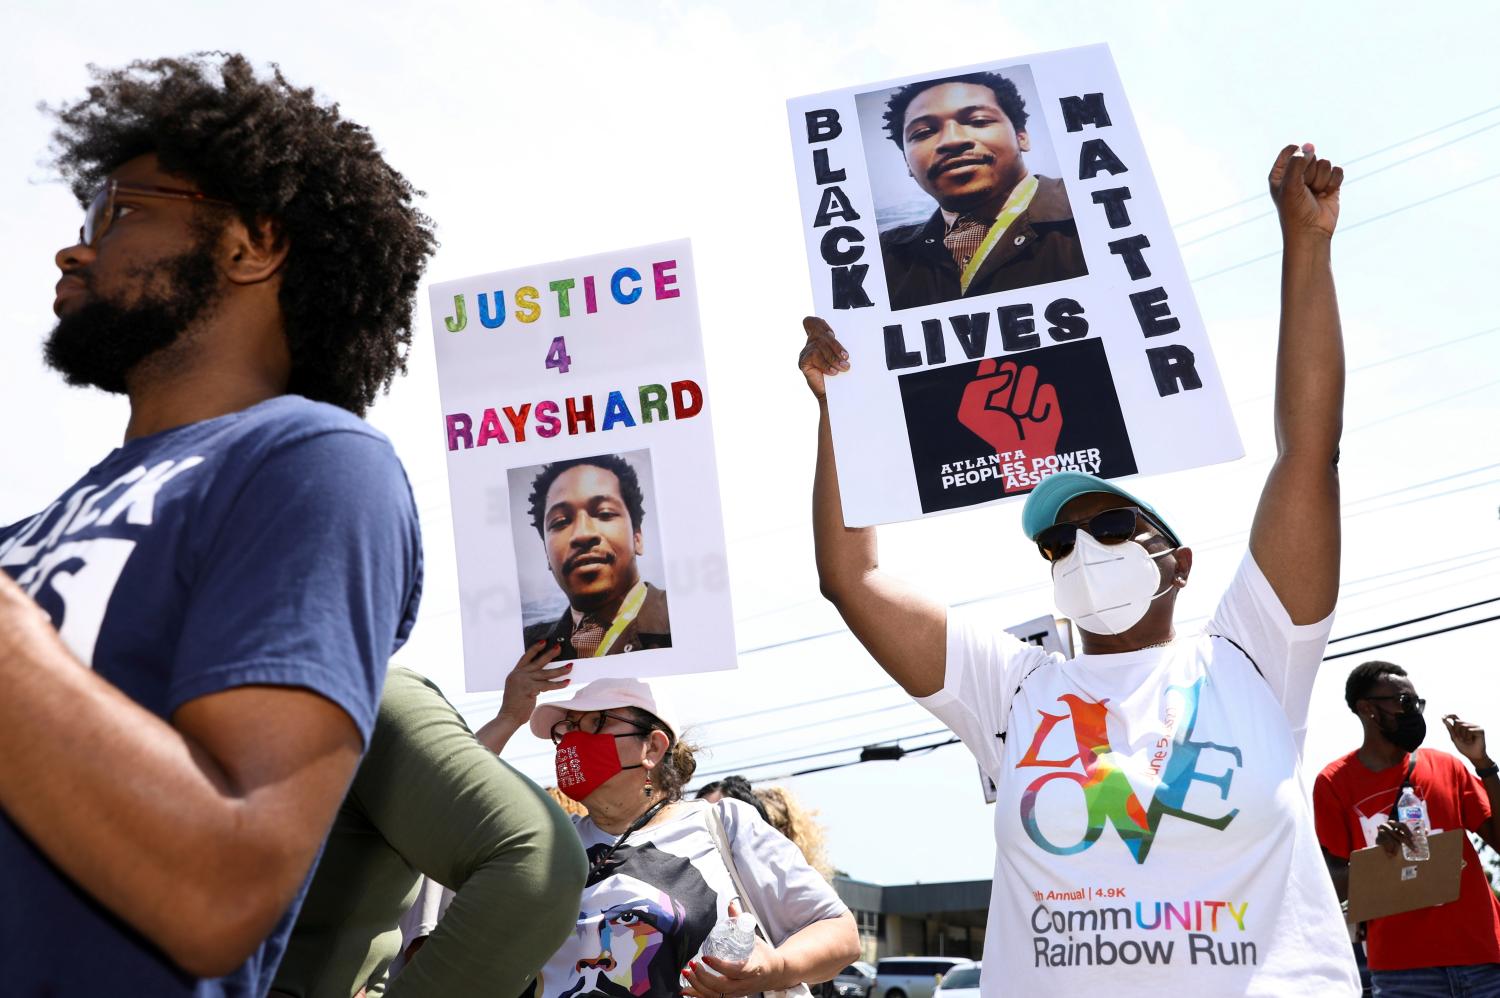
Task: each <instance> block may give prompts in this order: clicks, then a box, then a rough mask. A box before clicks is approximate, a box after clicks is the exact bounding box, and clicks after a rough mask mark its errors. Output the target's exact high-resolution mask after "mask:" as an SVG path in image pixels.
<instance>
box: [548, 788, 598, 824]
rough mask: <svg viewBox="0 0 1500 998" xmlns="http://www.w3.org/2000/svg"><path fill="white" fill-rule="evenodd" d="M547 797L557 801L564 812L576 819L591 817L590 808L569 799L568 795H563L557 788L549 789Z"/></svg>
mask: <svg viewBox="0 0 1500 998" xmlns="http://www.w3.org/2000/svg"><path fill="white" fill-rule="evenodd" d="M547 796H548V797H551V798H552V799H553V800H555V801H557V805H558V807H561V808H562V809H563V810H564V811H566V812H567V813H568V814H571V815H573V816H574V817H575V818H587V817H588V816H589V809H588V808H586V807H584V806H583V805H582V804H580V803H578V802H577V801H576V800H574V799H573V798H571V797H569V796H568V795H567V794H565V793H563V792H562V791H561V790H559V789H557V788H556V787H548V788H547Z"/></svg>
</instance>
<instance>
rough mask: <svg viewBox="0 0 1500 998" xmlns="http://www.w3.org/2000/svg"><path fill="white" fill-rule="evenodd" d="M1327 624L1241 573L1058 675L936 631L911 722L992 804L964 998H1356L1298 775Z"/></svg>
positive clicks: (1043, 662) (986, 630) (1005, 645)
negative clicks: (943, 737) (1173, 629)
mask: <svg viewBox="0 0 1500 998" xmlns="http://www.w3.org/2000/svg"><path fill="white" fill-rule="evenodd" d="M1331 626H1332V617H1331V616H1330V617H1329V618H1328V619H1327V620H1324V621H1322V622H1320V623H1316V624H1308V625H1304V626H1300V627H1299V626H1295V625H1294V624H1293V623H1292V621H1291V618H1290V617H1289V616H1288V614H1287V612H1286V610H1285V608H1283V607H1282V605H1281V603H1280V602H1279V601H1278V600H1277V598H1276V595H1275V593H1274V592H1273V591H1272V589H1271V586H1270V583H1269V582H1267V581H1266V578H1265V576H1264V575H1263V574H1262V573H1261V571H1260V569H1259V568H1258V567H1257V566H1256V564H1255V562H1254V560H1253V559H1252V558H1250V557H1249V556H1248V555H1247V556H1246V557H1245V559H1244V561H1243V563H1242V564H1241V566H1240V569H1239V571H1238V573H1237V574H1236V575H1235V578H1234V581H1233V582H1232V583H1231V584H1230V586H1229V589H1228V591H1227V592H1226V593H1225V594H1224V597H1223V599H1222V601H1221V602H1220V603H1219V606H1218V609H1217V610H1216V611H1215V612H1214V615H1213V618H1212V619H1211V620H1210V621H1209V623H1208V625H1207V626H1206V627H1205V629H1204V630H1203V631H1202V632H1200V633H1198V634H1193V635H1184V636H1183V637H1181V638H1179V639H1178V640H1177V641H1174V642H1173V643H1172V644H1171V645H1168V646H1166V647H1158V648H1144V649H1140V650H1138V651H1133V652H1125V653H1121V654H1116V655H1080V656H1079V657H1077V658H1074V659H1072V660H1067V661H1065V660H1063V659H1062V658H1061V656H1053V655H1049V654H1048V653H1046V652H1044V651H1042V650H1041V649H1040V648H1037V647H1035V646H1032V645H1027V644H1023V643H1022V642H1020V641H1018V640H1017V639H1015V638H1013V637H1011V636H1010V635H1009V634H1006V633H1005V632H1004V631H1001V630H998V629H996V628H994V627H993V626H992V625H991V624H990V623H989V622H988V621H986V620H984V619H983V618H982V617H976V616H974V615H973V614H969V613H964V614H960V613H957V612H950V613H949V615H948V657H947V672H946V676H945V681H944V687H943V689H942V690H940V691H939V692H937V693H935V694H933V695H932V696H930V697H926V698H923V699H921V700H919V701H918V702H919V703H921V704H922V705H923V706H925V707H926V708H927V709H928V710H930V711H932V713H934V714H935V715H937V716H938V717H939V718H940V719H941V720H942V721H943V722H944V723H946V724H947V725H948V726H949V727H950V728H952V729H953V731H954V732H955V733H956V734H957V735H959V737H961V738H962V739H963V741H964V743H965V744H966V745H968V747H969V748H970V750H971V751H972V752H973V753H974V755H975V756H976V757H977V758H978V760H979V764H980V766H981V767H982V768H983V769H984V771H985V772H986V773H987V774H988V775H989V776H990V778H991V779H992V780H994V781H995V783H996V785H997V787H998V790H999V798H998V800H997V801H996V804H995V839H996V847H997V848H996V857H995V878H994V887H993V892H992V894H991V897H990V912H989V927H988V930H987V932H986V933H985V945H984V962H985V967H986V970H987V971H988V970H989V969H990V968H1003V972H1002V973H1000V974H989V973H986V974H985V975H984V978H983V981H982V984H981V989H982V992H983V994H984V996H985V998H994V996H1000V995H1036V994H1060V995H1088V994H1101V995H1109V996H1111V998H1126V996H1132V995H1141V996H1146V995H1150V996H1154V998H1159V996H1160V995H1162V994H1164V993H1167V992H1166V991H1165V990H1164V989H1168V988H1171V989H1177V990H1176V992H1175V993H1181V994H1202V995H1267V996H1276V998H1287V996H1292V995H1308V996H1318V998H1325V996H1329V995H1357V994H1359V985H1358V980H1357V978H1356V976H1355V968H1354V960H1353V955H1352V953H1351V952H1350V947H1349V937H1348V934H1347V933H1346V931H1345V929H1344V924H1343V920H1342V918H1341V917H1340V914H1339V907H1338V900H1337V898H1336V896H1335V894H1334V890H1333V885H1332V882H1331V881H1330V880H1329V877H1328V871H1327V869H1326V868H1325V866H1324V864H1323V858H1322V854H1321V852H1320V851H1319V848H1318V841H1317V837H1316V835H1315V834H1314V831H1313V821H1312V814H1311V811H1310V808H1309V806H1308V803H1307V796H1306V794H1305V792H1304V789H1303V783H1302V779H1301V773H1300V762H1301V750H1302V740H1303V735H1304V733H1305V730H1306V723H1307V705H1308V698H1309V695H1310V693H1311V690H1312V684H1313V676H1314V674H1315V673H1316V671H1317V667H1318V663H1319V661H1320V660H1321V658H1322V654H1323V647H1324V645H1325V644H1326V643H1327V640H1328V632H1329V629H1330V628H1331ZM1226 639H1227V640H1226ZM1236 645H1238V647H1236ZM1241 649H1243V651H1241ZM1247 656H1248V657H1247ZM1257 667H1258V669H1259V671H1257ZM1018 687H1019V689H1018Z"/></svg>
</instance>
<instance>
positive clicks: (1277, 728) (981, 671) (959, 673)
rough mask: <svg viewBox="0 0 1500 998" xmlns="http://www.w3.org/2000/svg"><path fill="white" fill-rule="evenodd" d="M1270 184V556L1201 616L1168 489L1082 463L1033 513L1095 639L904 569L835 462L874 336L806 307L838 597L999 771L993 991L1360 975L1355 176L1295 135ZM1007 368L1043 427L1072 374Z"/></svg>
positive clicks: (1064, 606) (807, 365) (1317, 989)
mask: <svg viewBox="0 0 1500 998" xmlns="http://www.w3.org/2000/svg"><path fill="white" fill-rule="evenodd" d="M1269 179H1270V188H1271V195H1272V199H1273V200H1274V202H1275V205H1276V210H1277V213H1278V215H1279V217H1280V221H1281V230H1282V237H1283V265H1282V302H1281V332H1280V338H1279V343H1278V348H1277V367H1276V401H1275V419H1276V442H1277V457H1276V460H1275V463H1274V465H1273V466H1272V469H1271V472H1270V475H1269V477H1268V478H1267V480H1266V483H1265V487H1264V489H1263V491H1262V493H1261V497H1260V501H1259V505H1258V508H1257V510H1256V513H1255V518H1254V523H1253V525H1252V527H1251V531H1250V544H1249V551H1248V552H1247V554H1246V556H1245V557H1244V560H1243V562H1242V563H1241V566H1240V569H1239V571H1238V573H1237V574H1236V576H1235V578H1234V580H1233V582H1232V583H1231V584H1230V586H1229V589H1228V591H1227V592H1226V593H1225V595H1224V596H1223V598H1222V600H1221V602H1220V603H1219V606H1218V609H1217V610H1216V611H1215V613H1214V614H1213V616H1212V618H1211V620H1210V621H1209V623H1208V625H1207V626H1206V628H1204V629H1203V630H1202V631H1199V632H1196V633H1192V634H1183V635H1178V634H1177V632H1176V631H1175V629H1174V627H1173V622H1172V616H1173V610H1174V607H1175V604H1176V595H1177V592H1178V591H1179V590H1180V589H1181V588H1182V587H1183V586H1185V585H1186V584H1187V581H1188V576H1189V573H1190V572H1191V570H1192V552H1191V551H1190V550H1189V549H1188V548H1187V547H1185V546H1184V545H1183V543H1182V541H1181V540H1180V539H1179V537H1178V536H1177V534H1176V533H1175V532H1174V531H1173V529H1172V528H1171V526H1170V525H1169V524H1168V522H1167V520H1166V518H1165V517H1164V516H1163V515H1162V514H1161V513H1159V512H1158V511H1157V510H1156V509H1155V508H1153V507H1152V506H1151V505H1149V504H1147V503H1146V502H1143V501H1142V500H1140V499H1137V498H1135V497H1134V496H1132V495H1131V494H1130V493H1128V492H1126V491H1125V490H1124V489H1121V488H1119V487H1118V486H1116V485H1114V484H1113V483H1111V482H1107V481H1104V480H1102V479H1099V478H1095V477H1093V476H1091V475H1086V474H1083V473H1081V472H1060V473H1058V474H1055V475H1052V476H1051V477H1048V478H1045V479H1043V480H1042V482H1041V483H1040V484H1039V485H1038V486H1037V487H1036V488H1035V489H1034V490H1033V491H1032V492H1031V494H1030V496H1028V498H1027V501H1026V505H1025V508H1024V509H1023V511H1022V514H1021V520H1022V526H1023V528H1024V530H1025V532H1026V535H1027V537H1029V538H1030V539H1031V540H1032V541H1033V542H1035V543H1036V545H1037V548H1038V551H1039V553H1040V554H1041V556H1042V558H1043V559H1044V561H1046V562H1047V563H1048V567H1049V570H1050V573H1051V576H1052V580H1053V590H1054V598H1055V600H1056V603H1057V606H1058V609H1059V610H1060V611H1062V613H1063V614H1065V615H1066V616H1068V617H1071V618H1072V619H1073V621H1074V623H1075V624H1076V625H1077V627H1078V628H1079V630H1080V631H1081V632H1082V643H1083V654H1082V655H1079V656H1078V657H1077V658H1074V659H1072V660H1064V659H1063V658H1062V657H1061V656H1060V655H1049V654H1048V653H1046V652H1044V651H1042V650H1041V649H1039V648H1036V647H1033V646H1029V645H1026V644H1023V643H1022V642H1020V641H1018V640H1016V639H1015V638H1012V637H1011V636H1009V635H1008V634H1006V633H1005V632H1004V631H1003V630H1001V628H1000V627H998V626H996V624H995V622H993V621H990V620H987V619H985V618H984V617H983V615H982V614H976V613H960V612H958V611H954V612H949V611H948V610H947V608H945V607H943V606H941V605H940V604H938V603H935V602H933V601H931V600H929V599H927V598H925V597H923V596H922V595H921V594H919V593H916V592H913V591H912V590H910V589H908V588H907V587H905V586H904V585H902V584H901V583H900V582H898V581H896V580H894V579H892V578H890V577H889V576H888V575H886V574H885V573H884V572H882V571H881V569H880V567H879V561H878V558H877V555H876V544H875V531H874V529H873V528H860V529H850V528H846V527H845V526H844V523H843V519H842V514H841V508H840V507H841V501H840V495H839V482H838V476H837V472H836V470H835V467H834V463H833V436H832V431H831V429H830V425H829V418H828V405H827V401H826V398H825V396H824V388H825V380H826V379H827V378H829V377H833V376H836V375H837V374H839V373H840V372H843V371H847V370H849V369H850V357H849V354H848V352H847V351H845V350H844V348H843V347H842V346H841V345H840V343H839V342H838V340H837V339H836V338H835V337H834V334H833V331H832V330H831V329H830V328H829V327H828V325H827V324H826V323H825V322H823V321H822V320H821V319H815V318H810V319H808V320H806V322H805V323H804V326H805V328H806V331H807V343H806V346H805V347H804V348H803V350H802V354H801V357H800V359H799V364H800V367H801V370H802V373H803V374H804V375H805V377H806V379H807V383H808V387H809V388H810V389H811V390H812V392H813V394H814V395H815V396H816V397H817V399H818V403H819V410H820V422H819V431H818V433H819V435H818V465H817V472H816V478H815V484H814V493H813V505H814V520H813V528H814V535H815V540H816V547H817V563H818V573H819V578H820V581H821V585H822V589H823V592H824V594H825V595H826V596H827V597H828V599H829V600H830V601H832V602H833V603H834V605H835V606H837V608H838V609H839V612H840V613H841V614H842V615H843V618H844V620H845V621H846V622H847V623H848V625H849V628H850V630H851V631H853V633H854V634H855V636H856V637H858V638H859V640H860V641H861V642H862V643H863V644H864V646H865V648H866V649H867V650H868V651H869V652H870V654H871V655H872V656H873V657H874V658H875V659H876V661H877V662H879V663H880V665H881V666H882V667H883V668H884V669H885V670H886V671H887V672H888V673H890V675H891V676H892V677H893V678H894V679H895V680H896V681H897V682H898V683H900V684H901V686H902V687H903V688H904V689H906V691H907V692H908V693H910V694H911V695H912V696H913V697H915V698H916V699H917V702H918V703H920V704H922V705H923V706H924V707H926V708H927V709H928V710H930V711H931V712H932V713H934V714H935V715H937V717H939V718H940V719H941V720H943V721H944V723H946V724H947V725H948V726H949V727H950V728H952V729H953V730H954V732H956V733H957V734H958V735H959V736H960V737H961V738H962V739H963V741H964V742H965V744H967V745H968V746H969V748H970V749H971V750H972V751H973V753H974V755H975V756H976V757H977V758H978V760H979V763H980V766H981V767H982V768H983V769H984V771H985V772H986V773H987V774H988V775H989V776H990V778H991V779H993V780H994V781H995V783H996V784H997V786H998V788H999V800H998V802H997V804H996V809H997V810H996V816H995V835H996V843H997V852H996V867H995V877H994V888H993V893H992V896H991V902H990V914H989V925H988V932H987V934H986V939H985V954H984V959H985V963H986V965H987V966H989V967H1004V968H1005V975H1004V978H1003V981H1002V980H1001V979H997V977H996V976H994V975H989V976H987V977H986V978H985V979H984V981H983V983H982V991H983V992H984V994H985V995H986V996H992V995H999V994H1042V993H1060V994H1085V993H1093V991H1094V990H1095V989H1097V990H1099V991H1100V992H1106V991H1107V993H1109V994H1111V995H1138V994H1139V995H1145V994H1152V995H1154V994H1159V993H1160V989H1161V988H1162V987H1163V986H1164V985H1167V986H1170V985H1173V984H1191V985H1192V986H1193V990H1194V991H1195V992H1196V993H1201V994H1226V995H1227V994H1264V995H1292V994H1307V995H1335V994H1343V995H1352V994H1358V992H1359V987H1358V982H1357V979H1356V977H1355V973H1354V965H1353V961H1352V959H1350V956H1349V947H1348V943H1347V937H1346V936H1345V934H1344V930H1343V927H1342V922H1341V919H1340V916H1339V910H1338V903H1337V900H1336V898H1335V897H1334V894H1333V889H1332V887H1331V885H1330V883H1329V880H1328V877H1327V874H1326V872H1325V871H1324V868H1323V864H1322V858H1321V856H1320V855H1319V851H1318V844H1317V840H1316V837H1315V836H1314V834H1313V826H1312V817H1311V813H1310V810H1309V807H1308V803H1307V799H1306V795H1305V794H1304V792H1303V788H1302V782H1301V778H1300V755H1301V745H1302V738H1303V734H1304V732H1305V728H1306V722H1307V708H1308V700H1309V696H1310V694H1311V689H1312V683H1313V678H1314V675H1315V673H1316V670H1317V667H1318V664H1319V662H1320V660H1321V657H1322V651H1323V647H1324V644H1325V643H1326V641H1327V638H1328V633H1329V629H1330V627H1331V625H1332V614H1333V609H1334V603H1335V600H1336V597H1337V594H1338V571H1339V504H1338V476H1337V460H1338V442H1339V434H1340V428H1341V420H1342V410H1343V387H1344V363H1343V346H1342V334H1341V330H1340V324H1339V315H1338V306H1337V302H1336V299H1335V295H1334V286H1333V275H1332V269H1331V263H1330V242H1331V237H1332V235H1333V232H1334V228H1335V225H1336V223H1337V220H1338V209H1339V187H1340V184H1341V183H1342V180H1343V171H1342V170H1341V169H1339V168H1337V167H1334V166H1333V165H1332V164H1330V163H1329V161H1328V160H1324V159H1317V158H1316V157H1315V155H1314V154H1313V150H1312V147H1311V146H1310V145H1309V146H1304V147H1303V149H1302V150H1301V154H1299V151H1298V148H1297V147H1296V146H1287V147H1286V148H1285V149H1283V150H1282V151H1281V152H1280V153H1279V154H1278V155H1277V157H1276V159H1275V162H1274V164H1273V166H1272V168H1271V173H1270V178H1269ZM859 359H860V360H861V362H864V357H861V358H859ZM991 366H992V367H993V366H994V365H993V362H992V363H991ZM1006 369H1009V371H1010V378H1009V383H1008V384H1006V385H1004V386H997V387H1003V388H1004V389H1005V390H1004V391H995V392H993V393H991V394H990V395H989V396H988V397H987V398H986V400H985V405H986V407H987V408H989V409H993V410H996V411H997V412H1000V413H1002V414H1005V415H1008V416H1009V418H1011V419H1013V420H1015V422H1016V425H1017V429H1018V431H1019V432H1020V434H1021V435H1022V436H1023V437H1024V432H1025V430H1024V427H1026V426H1027V425H1028V424H1027V423H1026V422H1025V420H1027V419H1034V418H1041V416H1042V415H1044V414H1041V413H1034V412H1033V411H1032V410H1033V406H1032V402H1033V401H1034V400H1037V399H1041V398H1042V397H1043V395H1044V394H1045V393H1046V392H1048V391H1049V389H1048V388H1047V386H1045V385H1039V384H1038V382H1037V378H1036V373H1035V371H1034V369H1032V368H1030V367H1028V366H1027V365H1026V356H1025V354H1024V353H1022V354H1017V355H1015V356H1014V357H1013V358H1010V359H1007V360H1006V363H1005V365H1004V367H1002V368H1001V372H1002V373H1004V372H1005V370H1006ZM1028 372H1029V373H1028ZM1036 408H1037V409H1041V408H1043V407H1042V406H1037V407H1036ZM956 432H962V431H961V430H956ZM1017 574H1019V573H1017Z"/></svg>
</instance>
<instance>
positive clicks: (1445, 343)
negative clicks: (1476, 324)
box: [1234, 326, 1500, 406]
mask: <svg viewBox="0 0 1500 998" xmlns="http://www.w3.org/2000/svg"><path fill="white" fill-rule="evenodd" d="M1495 333H1500V326H1491V327H1490V328H1488V329H1481V330H1480V331H1479V332H1477V333H1469V334H1467V335H1465V336H1458V337H1455V338H1453V339H1451V340H1442V341H1441V342H1438V343H1429V344H1428V345H1427V346H1425V347H1418V348H1417V349H1415V350H1408V351H1407V352H1406V353H1398V354H1394V355H1392V356H1390V357H1383V358H1381V359H1380V360H1372V361H1370V362H1369V363H1367V364H1360V365H1359V366H1357V367H1351V368H1348V369H1346V370H1345V371H1344V373H1345V374H1358V373H1360V372H1361V371H1368V370H1370V369H1371V368H1375V367H1381V366H1383V365H1385V364H1393V363H1395V362H1396V361H1398V360H1406V359H1408V358H1410V357H1415V356H1417V355H1418V354H1424V353H1430V352H1432V351H1433V350H1442V349H1444V348H1446V347H1451V346H1457V345H1458V344H1460V343H1464V342H1466V341H1468V340H1474V339H1478V338H1479V337H1481V336H1490V335H1493V334H1495ZM1275 394H1276V392H1275V391H1274V390H1272V391H1269V392H1262V393H1261V394H1260V395H1252V396H1250V397H1249V398H1244V399H1239V400H1238V401H1236V402H1235V403H1234V405H1236V406H1241V405H1249V404H1250V403H1251V402H1260V401H1262V400H1264V399H1268V398H1270V397H1271V396H1273V395H1275Z"/></svg>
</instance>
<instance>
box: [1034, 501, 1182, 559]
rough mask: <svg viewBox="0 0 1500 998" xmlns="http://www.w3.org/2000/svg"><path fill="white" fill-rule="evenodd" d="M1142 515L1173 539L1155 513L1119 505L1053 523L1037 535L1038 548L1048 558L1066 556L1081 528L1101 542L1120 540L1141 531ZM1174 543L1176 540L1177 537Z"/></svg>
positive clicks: (1116, 542) (1116, 541)
mask: <svg viewBox="0 0 1500 998" xmlns="http://www.w3.org/2000/svg"><path fill="white" fill-rule="evenodd" d="M1137 517H1139V518H1140V519H1141V520H1144V521H1145V522H1146V525H1147V526H1148V527H1150V528H1151V529H1153V530H1155V531H1156V532H1157V533H1159V534H1161V535H1162V536H1164V537H1167V538H1168V539H1169V540H1170V539H1171V535H1170V534H1168V532H1167V529H1166V528H1165V527H1163V526H1162V525H1161V523H1160V521H1158V520H1157V519H1156V518H1155V517H1153V516H1152V515H1151V514H1150V513H1147V512H1146V511H1145V510H1143V509H1141V508H1140V507H1139V506H1120V507H1117V508H1115V509H1106V510H1105V511H1104V512H1102V513H1095V514H1094V515H1093V516H1091V517H1089V518H1088V520H1086V521H1084V522H1083V523H1054V524H1053V525H1052V526H1050V527H1048V528H1046V529H1045V530H1043V531H1042V532H1041V533H1039V534H1037V535H1036V546H1037V550H1038V551H1040V552H1041V553H1042V557H1043V558H1046V559H1047V560H1048V561H1059V560H1061V559H1063V558H1066V557H1067V556H1068V555H1069V554H1070V553H1071V552H1072V550H1073V545H1074V542H1075V541H1076V540H1077V538H1078V531H1080V530H1083V531H1086V532H1087V533H1088V535H1089V536H1090V537H1092V538H1094V540H1096V541H1099V542H1100V543H1102V544H1119V543H1120V542H1121V541H1128V540H1130V539H1131V538H1133V537H1135V536H1136V535H1138V534H1140V533H1141V531H1140V530H1138V529H1137V528H1136V519H1137ZM1173 543H1176V542H1175V541H1174V542H1173Z"/></svg>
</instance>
